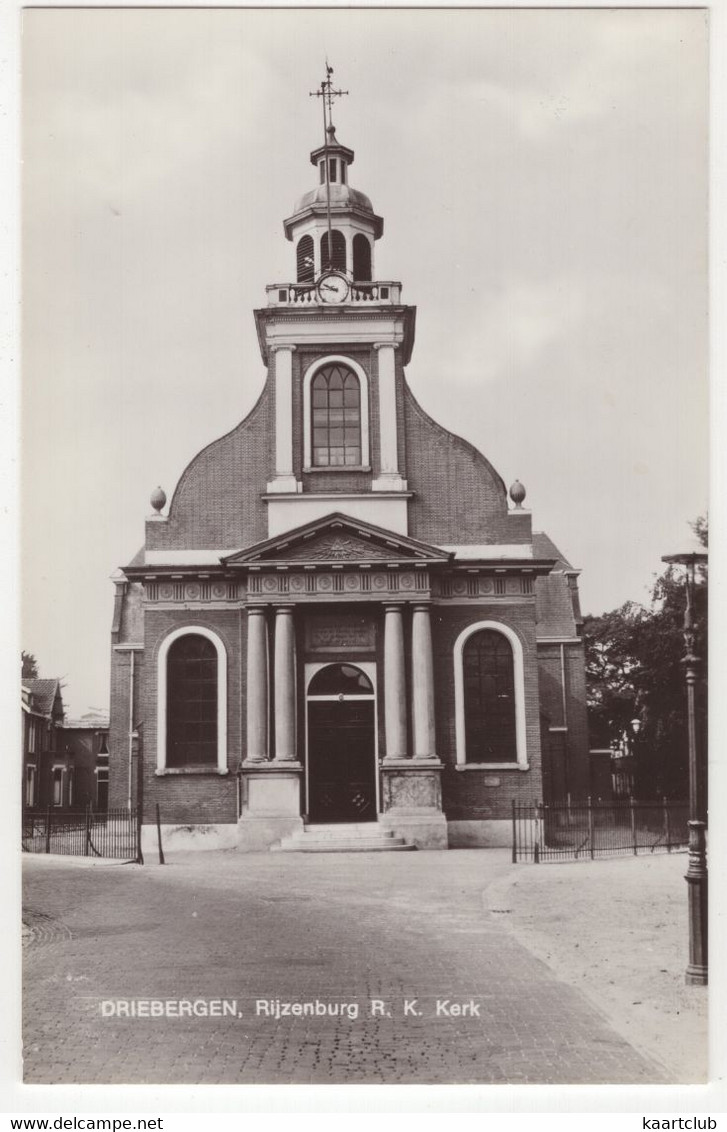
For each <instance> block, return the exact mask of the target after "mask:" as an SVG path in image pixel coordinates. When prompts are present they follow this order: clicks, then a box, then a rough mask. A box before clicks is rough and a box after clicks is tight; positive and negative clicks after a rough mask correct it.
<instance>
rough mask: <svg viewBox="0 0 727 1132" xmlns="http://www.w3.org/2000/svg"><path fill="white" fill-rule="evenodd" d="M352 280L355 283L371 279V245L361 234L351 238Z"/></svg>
mask: <svg viewBox="0 0 727 1132" xmlns="http://www.w3.org/2000/svg"><path fill="white" fill-rule="evenodd" d="M353 278H354V280H355V281H356V282H357V283H367V282H369V281H370V279H371V244H370V243H369V241H368V240H367V238H366V236H364V235H363V233H361V232H358V233H357V234H356V235H355V236H354V238H353Z"/></svg>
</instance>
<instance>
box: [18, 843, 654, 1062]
mask: <svg viewBox="0 0 727 1132" xmlns="http://www.w3.org/2000/svg"><path fill="white" fill-rule="evenodd" d="M24 864H25V907H26V913H25V919H26V922H27V923H28V925H29V926H30V929H31V931H30V935H29V936H28V937H27V940H26V947H25V992H24V1014H25V1080H26V1081H27V1082H45V1083H55V1082H62V1083H69V1082H76V1083H114V1084H119V1083H137V1084H142V1083H147V1084H152V1083H162V1082H166V1083H170V1084H176V1083H197V1084H217V1083H232V1082H236V1083H241V1082H248V1083H253V1082H254V1083H257V1084H273V1083H283V1082H284V1083H296V1084H302V1083H306V1084H307V1083H315V1084H323V1083H338V1084H340V1083H397V1084H402V1083H419V1084H423V1083H428V1084H442V1083H458V1084H465V1083H480V1084H486V1083H496V1084H504V1083H510V1084H524V1083H548V1084H556V1083H561V1084H562V1083H573V1084H575V1083H592V1084H603V1083H613V1084H624V1083H649V1082H651V1083H662V1082H664V1080H665V1075H664V1071H663V1069H661V1068H660V1067H659V1066H658V1065H657V1064H656V1063H655V1062H653V1061H650V1060H649V1059H648V1057H647V1056H645V1055H642V1054H640V1053H639V1052H638V1051H637V1050H635V1049H634V1048H633V1047H632V1046H631V1045H629V1044H628V1042H627V1041H626V1040H625V1039H624V1038H622V1037H620V1036H619V1035H617V1034H616V1033H615V1032H614V1031H613V1030H612V1029H611V1028H610V1027H609V1025H608V1023H607V1022H606V1020H605V1018H604V1016H603V1015H601V1014H600V1013H599V1012H598V1010H597V1009H596V1008H595V1007H594V1006H592V1005H590V1004H589V1003H588V1002H587V1001H586V999H585V998H584V997H583V996H582V995H581V994H580V993H579V991H578V990H576V989H575V988H573V987H571V986H570V985H568V982H567V981H565V980H563V979H562V978H561V979H559V978H557V977H556V975H555V974H554V973H553V972H552V971H551V970H550V969H549V968H548V967H546V966H545V965H544V964H543V963H542V962H540V961H539V960H538V959H536V958H535V957H534V956H533V955H532V954H531V953H530V952H529V951H528V950H527V949H526V948H525V947H524V946H522V945H521V944H520V943H518V942H517V941H516V940H515V939H514V937H513V936H512V934H511V933H510V932H508V931H507V929H506V927H505V926H504V924H503V919H504V916H505V915H506V913H503V914H502V915H501V916H499V915H498V913H497V911H494V912H491V911H489V910H488V909H487V904H486V902H485V900H484V898H483V895H484V892H485V889H486V888H487V887H488V885H489V884H491V883H493V882H495V881H497V880H498V878H500V877H502V876H504V874H505V873H506V871H507V870H508V868H509V867H510V866H509V861H508V858H507V855H506V854H504V853H500V852H497V851H492V852H481V851H476V850H470V851H466V850H460V851H450V852H448V853H442V852H439V853H436V852H418V853H403V854H396V853H391V854H386V853H383V854H381V853H380V854H371V853H346V854H325V855H303V854H300V855H298V854H271V853H266V854H245V855H243V854H239V855H238V854H237V853H235V852H227V853H221V852H209V853H204V852H199V853H196V854H183V855H182V854H180V855H177V856H175V857H174V858H172V860H171V862H170V863H169V864H167V865H165V866H164V867H160V866H158V865H154V864H148V865H146V866H143V867H141V866H136V865H120V864H115V863H113V864H112V863H110V862H103V863H100V864H98V865H97V866H96V867H86V866H84V865H83V864H81V863H74V862H70V861H65V862H64V861H63V859H59V858H55V859H51V858H48V859H45V858H43V857H33V858H31V859H26V860H25V862H24ZM275 1001H278V1002H279V1003H281V1004H282V1005H281V1010H280V1011H278V1010H277V1009H276V1008H275V1006H270V1005H268V1006H262V1005H260V1004H261V1003H262V1002H267V1003H270V1002H273V1003H274V1002H275ZM140 1002H141V1005H139V1003H140ZM152 1003H159V1004H162V1003H163V1004H164V1005H163V1006H162V1005H158V1006H154V1005H151V1004H152ZM211 1003H219V1004H220V1005H219V1006H214V1005H210V1004H211ZM104 1004H106V1005H104ZM119 1004H121V1005H119ZM124 1004H125V1005H124ZM132 1004H133V1005H132ZM167 1004H169V1005H167ZM180 1004H181V1005H180ZM185 1004H196V1005H192V1006H189V1005H185ZM200 1004H202V1005H200ZM233 1004H234V1005H233ZM308 1004H310V1005H308ZM340 1004H344V1007H345V1008H344V1009H341V1006H340ZM336 1005H338V1013H337V1014H334V1013H332V1011H333V1008H334V1007H335V1006H336ZM124 1010H126V1011H128V1012H129V1013H132V1012H133V1011H134V1010H135V1011H136V1013H137V1015H138V1014H139V1012H141V1015H142V1016H136V1017H133V1016H130V1017H125V1016H119V1011H124ZM155 1010H156V1011H163V1012H164V1013H163V1015H162V1016H161V1017H152V1016H145V1015H149V1014H151V1013H152V1012H153V1011H155ZM190 1010H192V1011H195V1012H196V1013H193V1014H192V1015H191V1016H187V1014H186V1013H185V1012H186V1011H190ZM202 1010H207V1011H208V1014H207V1015H206V1016H204V1015H201V1014H200V1011H202ZM215 1010H226V1011H227V1013H226V1014H224V1015H223V1016H210V1013H211V1012H214V1011H215ZM311 1011H312V1013H310V1012H311ZM323 1011H325V1013H323ZM104 1012H105V1013H106V1014H107V1015H108V1016H104ZM276 1014H279V1015H280V1016H279V1017H275V1015H276Z"/></svg>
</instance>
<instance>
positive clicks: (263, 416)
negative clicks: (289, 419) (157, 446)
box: [146, 384, 275, 550]
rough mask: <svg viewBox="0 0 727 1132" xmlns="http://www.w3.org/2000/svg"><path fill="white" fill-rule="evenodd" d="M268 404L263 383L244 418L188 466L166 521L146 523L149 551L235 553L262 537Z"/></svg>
mask: <svg viewBox="0 0 727 1132" xmlns="http://www.w3.org/2000/svg"><path fill="white" fill-rule="evenodd" d="M274 453H275V446H274V443H273V432H272V400H271V397H270V392H269V388H268V385H267V384H266V385H265V387H264V389H263V391H262V393H261V395H260V398H259V400H258V402H257V404H256V405H255V407H254V408H253V409H252V411H251V412H250V413H249V414H248V416H247V417H246V418H245V419H244V420H243V421H241V423H240V424H238V425H237V426H236V427H235V428H233V429H232V431H231V432H228V433H227V435H226V436H223V437H221V438H220V439H219V440H215V441H213V442H212V444H209V445H208V446H207V448H203V449H202V451H201V452H200V453H199V455H197V456H195V458H194V459H193V460H192V462H191V463H190V464H188V465H187V468H186V470H185V471H184V473H183V475H182V478H181V479H180V481H179V483H178V485H177V489H176V491H175V492H174V495H173V497H172V501H171V504H170V508H169V518H168V519H167V520H166V522H157V521H151V522H148V523H147V525H146V539H147V542H146V545H147V548H148V549H166V548H170V547H205V548H218V547H222V548H224V549H229V550H232V549H236V548H238V547H239V548H242V547H245V546H252V545H253V544H254V543H256V542H261V541H262V540H263V539H265V538H267V507H266V504H265V503H264V502H263V500H262V499H261V498H260V497H261V495H262V494H263V493H264V491H265V485H266V483H267V481H268V480H269V479H270V478H271V475H272V472H273V461H274Z"/></svg>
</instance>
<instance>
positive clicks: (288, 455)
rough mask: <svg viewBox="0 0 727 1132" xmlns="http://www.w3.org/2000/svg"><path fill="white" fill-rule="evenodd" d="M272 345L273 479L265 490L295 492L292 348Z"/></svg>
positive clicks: (293, 347) (293, 348)
mask: <svg viewBox="0 0 727 1132" xmlns="http://www.w3.org/2000/svg"><path fill="white" fill-rule="evenodd" d="M294 350H295V346H293V345H284V346H272V347H271V352H272V354H273V358H274V365H275V478H274V479H273V480H272V481H271V482H270V483H269V484H268V491H271V492H275V491H297V490H298V489H297V482H296V479H295V476H294V474H293V351H294Z"/></svg>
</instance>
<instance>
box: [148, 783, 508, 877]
mask: <svg viewBox="0 0 727 1132" xmlns="http://www.w3.org/2000/svg"><path fill="white" fill-rule="evenodd" d="M158 822H159V806H157V823H158ZM161 849H162V834H161V830H159V852H160V853H161ZM512 863H513V865H516V864H517V819H516V817H515V799H514V798H513V800H512Z"/></svg>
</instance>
